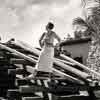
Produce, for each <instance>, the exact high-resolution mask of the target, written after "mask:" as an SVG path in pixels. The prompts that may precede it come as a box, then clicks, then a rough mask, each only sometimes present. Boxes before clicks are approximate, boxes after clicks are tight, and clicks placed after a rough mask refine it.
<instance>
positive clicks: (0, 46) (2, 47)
mask: <svg viewBox="0 0 100 100" xmlns="http://www.w3.org/2000/svg"><path fill="white" fill-rule="evenodd" d="M0 48H1V49H4V50H7V51H9V52H12V53H15V54H16V55H18V56H19V57H21V58H23V59H25V60H28V61H30V62H32V63H37V61H36V60H34V59H32V58H30V57H28V56H26V55H25V54H23V53H20V52H18V51H16V50H14V49H11V48H9V47H7V46H5V45H3V44H0Z"/></svg>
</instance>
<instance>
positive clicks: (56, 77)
mask: <svg viewBox="0 0 100 100" xmlns="http://www.w3.org/2000/svg"><path fill="white" fill-rule="evenodd" d="M0 52H1V53H0V57H2V58H3V61H2V62H3V64H4V65H6V66H7V72H6V74H7V75H8V77H9V80H11V81H10V82H11V83H10V84H12V85H13V87H11V86H10V87H8V88H7V89H6V90H7V93H6V95H7V97H8V100H14V99H15V98H16V97H18V100H42V99H45V100H49V99H50V98H52V100H65V99H68V100H73V98H77V99H79V100H81V99H80V98H88V97H89V95H91V92H92V93H93V91H94V90H96V89H97V90H99V89H100V87H99V82H98V81H95V80H92V78H91V76H90V75H89V73H93V74H94V75H96V76H98V77H100V74H99V73H98V72H95V71H93V70H91V69H89V68H88V67H87V66H85V65H83V64H81V63H79V62H77V61H75V60H73V59H72V58H70V57H68V56H65V55H63V54H61V55H60V57H59V58H56V57H55V58H54V60H53V61H54V65H53V67H52V70H53V78H50V77H49V75H48V73H47V74H46V75H44V74H41V75H40V76H36V77H34V78H32V79H30V80H25V79H24V77H26V76H27V75H30V74H33V72H34V70H35V64H36V63H38V57H39V55H40V52H41V51H40V50H38V49H36V48H33V47H31V46H30V45H29V44H27V43H24V42H22V41H17V42H15V41H12V42H11V43H10V45H8V44H2V43H0ZM2 52H4V53H2ZM60 58H63V59H60ZM4 62H5V63H4ZM76 66H78V67H79V68H81V69H83V70H79V69H78V68H77V67H76ZM0 69H3V67H1V66H0ZM3 74H4V73H3ZM6 74H5V75H6ZM19 74H20V75H21V76H22V77H20V75H19ZM1 79H2V78H1ZM1 79H0V80H1ZM48 80H49V81H48ZM2 82H3V81H2ZM3 83H5V84H6V83H7V82H3ZM15 83H16V84H15ZM14 86H15V87H14ZM79 91H87V92H88V93H89V95H87V96H86V97H85V96H81V95H80V93H79ZM40 92H41V93H42V96H41V95H39V93H40ZM13 93H14V94H13ZM49 94H51V96H49ZM59 94H60V95H59ZM11 95H14V96H11ZM69 95H71V97H70V96H69ZM16 100H17V99H16Z"/></svg>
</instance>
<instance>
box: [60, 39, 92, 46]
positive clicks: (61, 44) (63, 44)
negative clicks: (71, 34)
mask: <svg viewBox="0 0 100 100" xmlns="http://www.w3.org/2000/svg"><path fill="white" fill-rule="evenodd" d="M89 41H91V38H90V37H89V38H80V39H71V40H65V41H63V42H61V43H60V46H66V45H73V44H81V43H87V42H89Z"/></svg>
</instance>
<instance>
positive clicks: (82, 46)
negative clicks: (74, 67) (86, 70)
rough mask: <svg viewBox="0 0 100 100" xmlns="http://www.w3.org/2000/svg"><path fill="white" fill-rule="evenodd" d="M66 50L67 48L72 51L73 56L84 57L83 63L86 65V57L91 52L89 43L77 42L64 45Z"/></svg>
mask: <svg viewBox="0 0 100 100" xmlns="http://www.w3.org/2000/svg"><path fill="white" fill-rule="evenodd" d="M63 49H64V50H67V51H68V52H70V53H71V57H72V58H75V57H83V64H85V65H86V59H87V57H88V52H89V43H88V42H86V43H77V44H73V45H66V46H63Z"/></svg>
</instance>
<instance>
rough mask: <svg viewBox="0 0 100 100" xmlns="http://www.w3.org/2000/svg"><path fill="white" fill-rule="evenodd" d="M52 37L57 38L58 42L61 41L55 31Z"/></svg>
mask: <svg viewBox="0 0 100 100" xmlns="http://www.w3.org/2000/svg"><path fill="white" fill-rule="evenodd" d="M54 37H55V38H56V39H57V40H58V42H60V41H61V39H60V37H59V36H58V35H57V34H56V33H54Z"/></svg>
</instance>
